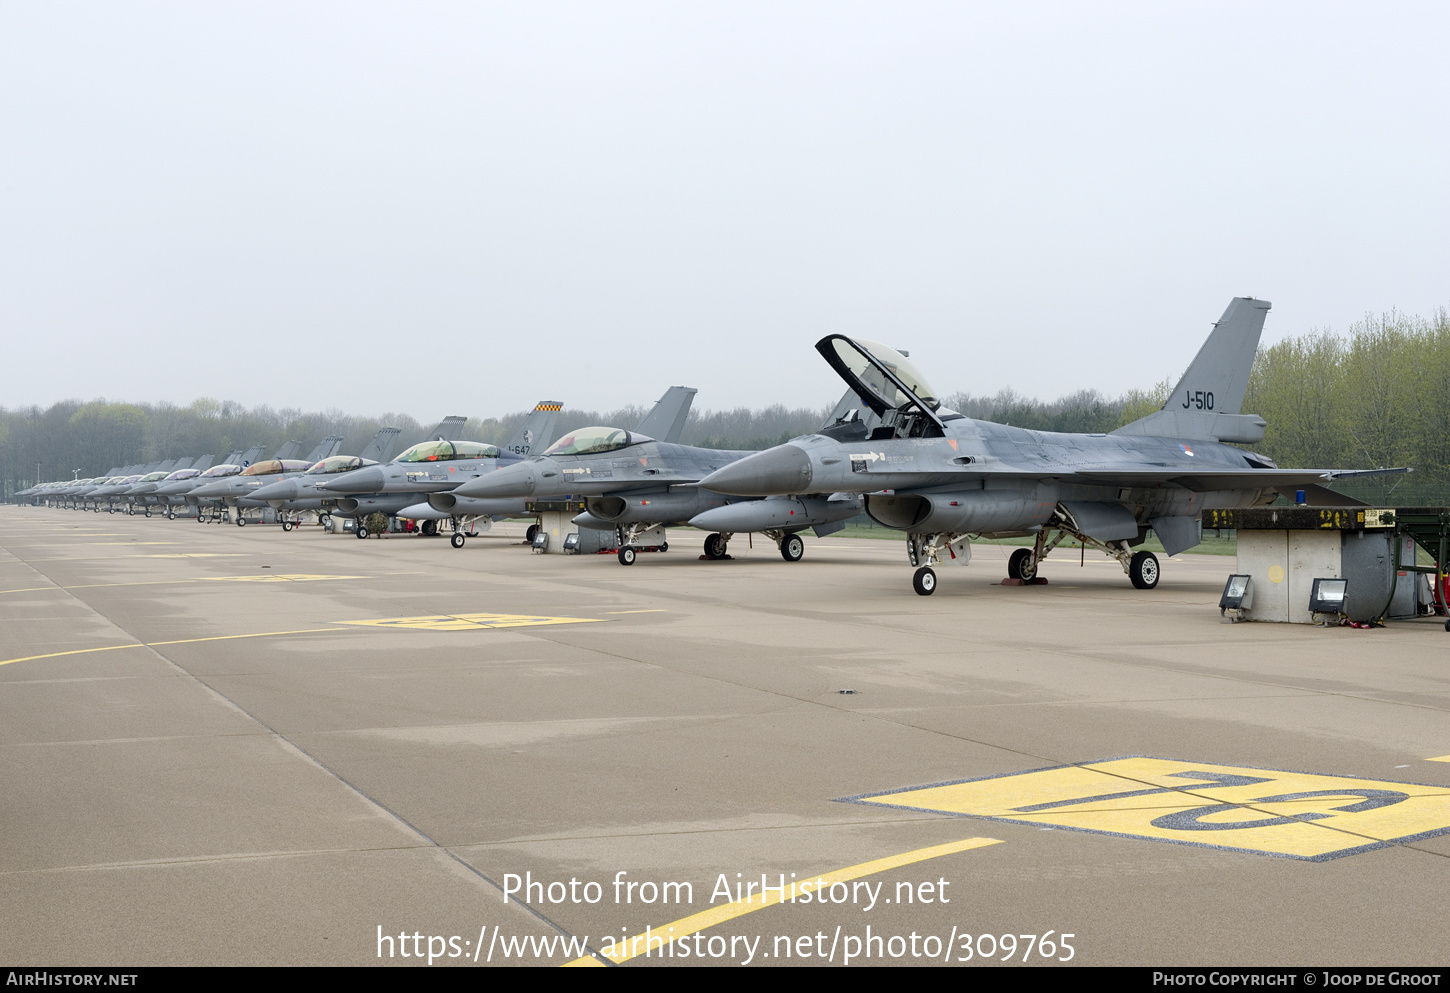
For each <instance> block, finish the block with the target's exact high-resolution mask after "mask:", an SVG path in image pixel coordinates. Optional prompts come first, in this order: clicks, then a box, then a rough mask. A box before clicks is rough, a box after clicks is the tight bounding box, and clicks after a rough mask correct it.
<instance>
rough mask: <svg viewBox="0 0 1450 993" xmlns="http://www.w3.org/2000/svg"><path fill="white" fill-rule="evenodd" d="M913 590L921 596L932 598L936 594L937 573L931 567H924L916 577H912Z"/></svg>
mask: <svg viewBox="0 0 1450 993" xmlns="http://www.w3.org/2000/svg"><path fill="white" fill-rule="evenodd" d="M911 588H912V589H914V590H916V592H917V594H918V595H920V596H931V595H932V594H933V593H935V592H936V573H935V572H933V571H932V569H931V566H926V565H924V566H922V567H921V568H920V569H918V570H916V575H914V576H912V577H911Z"/></svg>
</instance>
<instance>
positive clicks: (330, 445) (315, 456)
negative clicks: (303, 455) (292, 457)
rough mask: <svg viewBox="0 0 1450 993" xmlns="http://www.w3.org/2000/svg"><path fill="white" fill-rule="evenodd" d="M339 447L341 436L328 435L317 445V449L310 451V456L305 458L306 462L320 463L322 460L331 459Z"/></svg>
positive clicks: (340, 445)
mask: <svg viewBox="0 0 1450 993" xmlns="http://www.w3.org/2000/svg"><path fill="white" fill-rule="evenodd" d="M341 447H342V435H340V434H330V435H328V436H327V437H326V438H323V439H322V440H321V441H319V442H318V443H317V447H316V448H314V449H313V450H312V454H311V455H308V456H307V461H308V462H321V461H322V460H323V459H326V458H331V457H332V456H334V455H336V454H337V450H338V449H339V448H341Z"/></svg>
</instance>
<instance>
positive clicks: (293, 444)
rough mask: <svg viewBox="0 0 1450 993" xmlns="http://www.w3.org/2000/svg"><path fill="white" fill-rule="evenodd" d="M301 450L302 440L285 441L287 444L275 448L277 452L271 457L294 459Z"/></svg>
mask: <svg viewBox="0 0 1450 993" xmlns="http://www.w3.org/2000/svg"><path fill="white" fill-rule="evenodd" d="M301 450H302V442H300V441H289V442H287V444H285V445H283V446H282V447H281V448H279V449H277V454H276V455H273V456H272V458H274V459H295V458H296V457H297V453H298V452H299V451H301Z"/></svg>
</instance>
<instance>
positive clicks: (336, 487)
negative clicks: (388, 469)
mask: <svg viewBox="0 0 1450 993" xmlns="http://www.w3.org/2000/svg"><path fill="white" fill-rule="evenodd" d="M385 479H386V477H385V476H384V475H383V467H382V466H380V465H369V466H364V467H363V468H361V469H354V470H353V471H352V472H344V473H343V474H342V475H340V476H338V477H337V478H336V479H329V480H327V481H326V482H323V483H318V484H317V488H318V489H319V490H326V491H327V492H329V493H377V492H379V491H380V490H382V488H383V483H384V481H385Z"/></svg>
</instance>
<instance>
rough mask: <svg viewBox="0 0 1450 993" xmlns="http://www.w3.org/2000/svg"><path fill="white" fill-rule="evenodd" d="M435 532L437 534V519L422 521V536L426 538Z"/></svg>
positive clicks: (432, 535)
mask: <svg viewBox="0 0 1450 993" xmlns="http://www.w3.org/2000/svg"><path fill="white" fill-rule="evenodd" d="M437 534H438V522H437V521H424V522H423V536H424V537H426V538H432V537H434V536H435V535H437Z"/></svg>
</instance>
